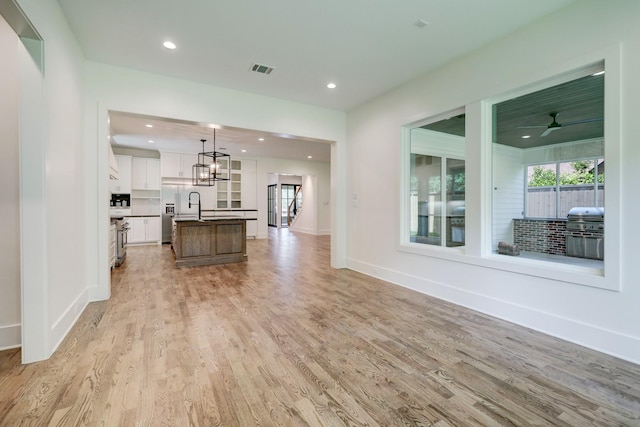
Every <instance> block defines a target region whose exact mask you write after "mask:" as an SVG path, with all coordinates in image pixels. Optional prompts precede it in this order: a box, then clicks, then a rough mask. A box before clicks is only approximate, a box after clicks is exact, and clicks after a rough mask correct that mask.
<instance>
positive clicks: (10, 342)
mask: <svg viewBox="0 0 640 427" xmlns="http://www.w3.org/2000/svg"><path fill="white" fill-rule="evenodd" d="M21 345H22V325H20V324H16V325H6V326H0V351H2V350H9V349H12V348H18V347H20V346H21Z"/></svg>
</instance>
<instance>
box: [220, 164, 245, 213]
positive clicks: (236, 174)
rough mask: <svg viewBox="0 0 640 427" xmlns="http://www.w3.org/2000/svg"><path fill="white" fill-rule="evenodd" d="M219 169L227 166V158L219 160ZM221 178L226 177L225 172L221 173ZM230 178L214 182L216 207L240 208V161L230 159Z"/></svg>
mask: <svg viewBox="0 0 640 427" xmlns="http://www.w3.org/2000/svg"><path fill="white" fill-rule="evenodd" d="M222 162H225V163H224V164H221V169H225V168H226V167H227V165H226V162H227V159H224V160H221V163H222ZM221 176H222V178H227V176H226V174H221ZM230 178H231V179H230V180H229V181H220V182H217V183H216V187H217V190H216V196H217V208H218V209H241V208H242V161H241V160H231V177H230Z"/></svg>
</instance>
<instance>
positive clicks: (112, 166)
mask: <svg viewBox="0 0 640 427" xmlns="http://www.w3.org/2000/svg"><path fill="white" fill-rule="evenodd" d="M109 179H119V174H118V161H117V160H116V156H115V155H114V154H113V148H111V144H109Z"/></svg>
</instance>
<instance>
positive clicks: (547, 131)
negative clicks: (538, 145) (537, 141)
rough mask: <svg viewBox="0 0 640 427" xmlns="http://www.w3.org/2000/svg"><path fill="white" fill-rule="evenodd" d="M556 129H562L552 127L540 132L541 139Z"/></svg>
mask: <svg viewBox="0 0 640 427" xmlns="http://www.w3.org/2000/svg"><path fill="white" fill-rule="evenodd" d="M558 129H562V128H561V127H560V126H557V127H552V128H547V130H545V131H544V132H542V135H540V136H541V137H543V136H547V135H549V134H550V133H551V132H553V131H554V130H558Z"/></svg>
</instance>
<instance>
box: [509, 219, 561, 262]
mask: <svg viewBox="0 0 640 427" xmlns="http://www.w3.org/2000/svg"><path fill="white" fill-rule="evenodd" d="M566 236H567V221H565V220H556V219H514V220H513V243H514V244H515V245H517V246H518V248H519V249H520V250H521V251H529V252H539V253H543V254H553V255H566V253H567V247H566Z"/></svg>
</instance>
